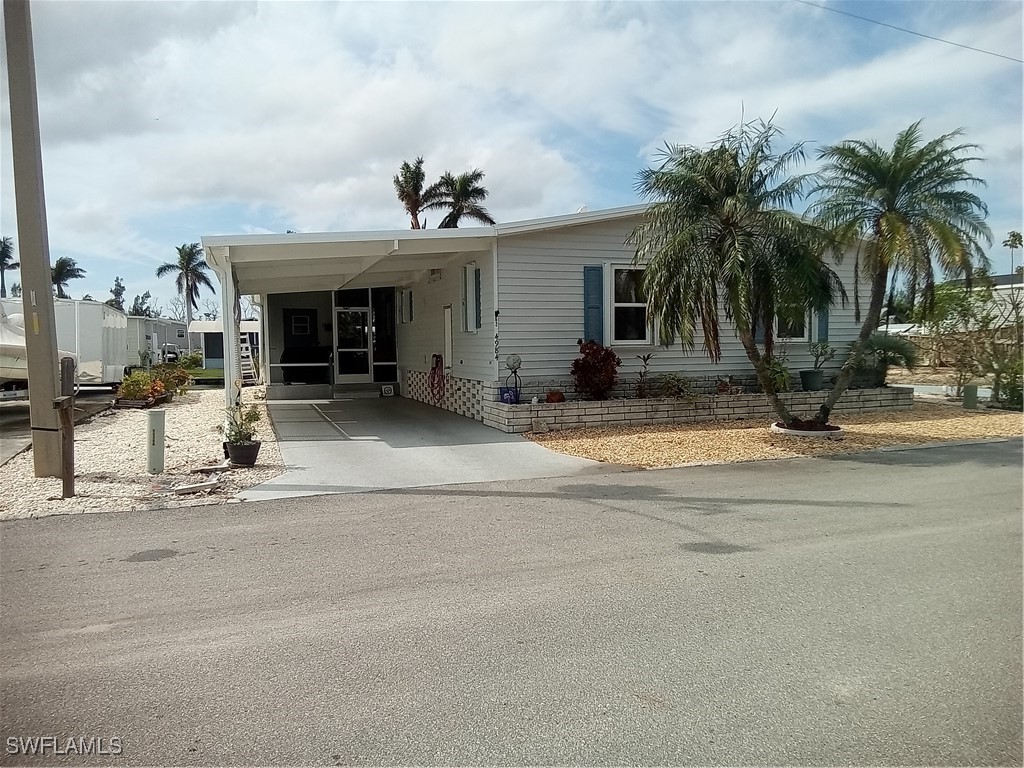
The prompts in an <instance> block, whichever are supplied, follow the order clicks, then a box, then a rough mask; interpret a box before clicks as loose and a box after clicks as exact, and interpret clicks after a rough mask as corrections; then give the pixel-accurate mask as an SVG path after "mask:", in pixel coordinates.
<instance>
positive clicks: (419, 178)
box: [394, 157, 430, 229]
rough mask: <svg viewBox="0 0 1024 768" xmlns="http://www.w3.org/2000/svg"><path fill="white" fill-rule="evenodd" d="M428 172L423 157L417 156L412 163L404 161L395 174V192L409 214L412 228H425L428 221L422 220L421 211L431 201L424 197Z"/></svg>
mask: <svg viewBox="0 0 1024 768" xmlns="http://www.w3.org/2000/svg"><path fill="white" fill-rule="evenodd" d="M426 178H427V177H426V174H425V173H424V172H423V158H422V157H417V158H416V160H415V161H414V162H413V163H412V165H410V164H409V163H408V162H404V163H402V165H401V166H400V167H399V169H398V173H397V174H396V175H395V178H394V183H395V193H396V194H397V195H398V199H399V201H401V203H402V206H403V207H404V208H405V212H406V213H408V214H409V221H410V223H411V225H412V227H411V228H412V229H423V228H425V227H426V222H425V221H424V222H422V223H421V222H420V213H422V212H423V209H424V207H425V206H426V203H428V202H430V201H429V200H427V199H425V198H424V189H423V185H424V183H425V182H426Z"/></svg>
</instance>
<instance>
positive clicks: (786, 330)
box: [775, 315, 810, 341]
mask: <svg viewBox="0 0 1024 768" xmlns="http://www.w3.org/2000/svg"><path fill="white" fill-rule="evenodd" d="M809 328H810V322H809V321H808V317H807V315H804V316H803V317H800V318H793V317H783V316H782V315H779V316H778V317H776V318H775V338H777V339H784V340H786V341H808V339H809V337H808V335H807V330H808V329H809Z"/></svg>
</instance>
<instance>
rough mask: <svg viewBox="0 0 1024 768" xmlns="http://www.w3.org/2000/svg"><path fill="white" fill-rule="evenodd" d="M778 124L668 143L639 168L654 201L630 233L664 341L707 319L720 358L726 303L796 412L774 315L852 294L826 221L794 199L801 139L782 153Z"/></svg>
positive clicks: (767, 378)
mask: <svg viewBox="0 0 1024 768" xmlns="http://www.w3.org/2000/svg"><path fill="white" fill-rule="evenodd" d="M779 135H780V132H779V130H778V129H777V128H775V127H774V126H773V125H772V124H771V123H770V122H768V123H765V122H763V121H758V122H756V123H744V124H741V125H738V126H736V127H735V128H732V129H731V130H729V131H728V132H727V133H726V134H724V135H723V136H722V137H721V139H720V140H719V141H718V142H717V143H716V144H715V145H714V146H712V147H710V148H705V149H701V148H697V147H692V146H677V145H668V146H666V148H665V150H664V152H663V153H662V157H663V158H664V160H663V162H662V163H661V165H660V166H658V167H657V168H648V169H645V170H643V171H641V172H640V174H639V180H638V182H637V185H636V186H637V191H638V192H639V194H640V196H641V197H642V198H644V199H646V200H649V201H651V205H650V206H649V207H648V209H647V211H646V213H645V216H644V220H643V222H642V223H641V224H640V225H639V226H637V228H636V229H635V230H634V231H633V233H632V234H631V236H630V240H629V241H630V243H631V244H633V245H635V247H636V260H635V263H636V264H637V265H641V264H645V265H646V266H645V268H644V279H643V286H644V293H645V295H646V298H647V302H648V307H649V312H650V315H651V317H652V318H654V319H655V322H656V323H657V325H658V330H659V334H660V336H661V339H662V341H663V342H664V343H672V342H673V341H674V340H675V339H677V338H678V339H679V340H680V341H681V342H682V344H683V346H684V347H685V348H687V349H693V347H694V337H695V334H696V331H697V328H698V327H699V328H700V330H701V331H702V336H703V346H704V351H705V352H706V353H707V355H708V357H709V358H710V359H712V360H714V361H715V362H718V361H719V360H721V357H722V325H721V319H720V317H719V314H720V312H723V311H724V313H725V317H726V318H727V319H728V320H730V321H731V322H732V325H733V327H734V328H735V332H736V335H737V336H738V337H739V340H740V342H741V344H742V345H743V349H744V351H745V352H746V355H747V358H748V359H749V360H750V362H751V364H752V365H753V367H754V370H755V371H756V373H757V378H758V381H759V382H760V383H761V386H762V388H763V389H764V391H765V393H766V394H767V396H768V398H769V400H770V401H771V403H772V406H773V407H774V408H775V411H776V412H777V413H778V415H779V418H780V419H781V420H782V421H783V422H784V423H785V424H795V423H796V422H797V421H798V419H796V418H794V416H793V415H792V414H791V413H790V412H789V410H788V409H787V408H786V407H785V405H784V404H783V402H782V400H781V399H780V398H779V396H778V390H777V387H776V383H775V381H774V379H773V378H772V376H771V374H770V370H769V365H770V364H771V361H772V355H773V346H774V325H775V318H776V316H778V315H782V316H784V317H793V318H794V319H795V318H799V317H805V316H806V314H807V313H808V312H809V311H812V310H822V309H825V308H827V307H828V306H829V305H830V304H832V303H833V301H835V300H836V299H837V298H842V299H843V300H844V301H845V297H846V295H845V292H844V291H843V287H842V284H841V283H840V281H839V279H838V277H837V276H836V275H835V273H834V272H832V270H831V269H829V268H828V266H827V265H826V264H825V262H824V260H823V258H822V254H823V253H824V250H825V245H826V244H825V239H824V237H823V234H822V232H821V231H820V230H819V229H818V228H817V227H815V226H813V225H811V224H809V223H807V222H805V221H803V220H802V219H800V218H799V217H798V216H796V215H795V214H793V213H792V212H790V211H789V210H787V207H788V206H790V205H791V204H792V203H793V202H794V200H796V199H797V198H798V197H799V196H800V194H801V191H802V189H803V187H804V183H805V178H804V177H802V176H790V175H789V169H790V168H791V167H792V166H793V165H795V164H796V163H797V162H800V161H802V160H803V148H802V145H799V144H798V145H796V146H794V147H792V148H790V149H788V150H787V151H785V152H783V153H782V154H776V153H775V152H774V151H773V150H772V141H773V139H775V138H776V137H777V136H779ZM761 337H763V340H762V339H761ZM759 342H760V343H761V344H762V346H763V351H762V350H761V349H759V348H758V343H759Z"/></svg>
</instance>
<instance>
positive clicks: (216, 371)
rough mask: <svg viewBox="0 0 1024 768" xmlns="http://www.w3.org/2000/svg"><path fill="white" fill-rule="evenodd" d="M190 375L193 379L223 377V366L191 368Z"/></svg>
mask: <svg viewBox="0 0 1024 768" xmlns="http://www.w3.org/2000/svg"><path fill="white" fill-rule="evenodd" d="M188 375H189V376H191V377H192V378H193V379H223V378H224V369H223V368H189V369H188Z"/></svg>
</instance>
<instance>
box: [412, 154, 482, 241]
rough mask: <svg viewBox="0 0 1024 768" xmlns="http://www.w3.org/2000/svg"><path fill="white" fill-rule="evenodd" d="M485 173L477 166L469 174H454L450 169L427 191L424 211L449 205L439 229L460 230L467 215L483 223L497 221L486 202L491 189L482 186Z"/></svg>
mask: <svg viewBox="0 0 1024 768" xmlns="http://www.w3.org/2000/svg"><path fill="white" fill-rule="evenodd" d="M483 178H484V172H483V171H481V170H480V169H479V168H475V169H473V170H472V171H469V172H467V173H460V174H459V175H458V176H452V174H451V172H446V173H445V174H444V176H442V177H441V178H440V179H439V180H438V181H436V182H434V183H433V184H431V185H430V186H429V187H428V188H427V191H426V192H424V194H423V196H424V200H425V204H424V206H423V208H424V210H429V209H433V208H446V209H448V213H447V214H445V217H444V218H443V219H441V223H440V224H438V225H437V227H438V229H458V227H459V221H460V220H461V219H462V217H463V216H466V217H467V218H470V219H474V220H476V221H479V222H481V223H483V224H493V223H494V219H492V218H491V214H489V213H488V212H487V209H486V208H484V207H483V205H482V203H483V201H484V200H486V199H487V190H486V189H485V188H484V187H482V186H480V182H481V181H483Z"/></svg>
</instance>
